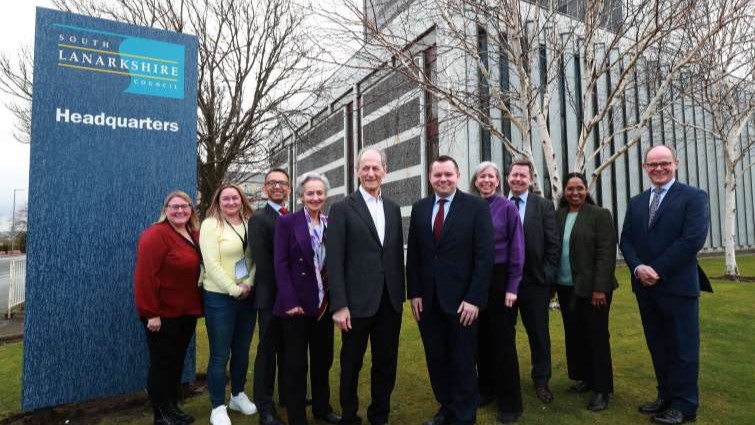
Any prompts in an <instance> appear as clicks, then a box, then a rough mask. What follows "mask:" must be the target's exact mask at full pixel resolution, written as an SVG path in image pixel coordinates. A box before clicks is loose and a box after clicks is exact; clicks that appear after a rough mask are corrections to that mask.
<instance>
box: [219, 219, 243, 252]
mask: <svg viewBox="0 0 755 425" xmlns="http://www.w3.org/2000/svg"><path fill="white" fill-rule="evenodd" d="M224 220H225V222H226V223H228V225H229V226H231V230H233V233H235V234H236V236H238V237H239V239H241V249H242V250H245V249H246V225H244V222H243V221H242V222H241V225H242V226H244V237H243V238H242V237H241V235H240V234H239V232H237V231H236V229H235V228H234V227H233V224H231V222H229V221H228V220H227V219H224Z"/></svg>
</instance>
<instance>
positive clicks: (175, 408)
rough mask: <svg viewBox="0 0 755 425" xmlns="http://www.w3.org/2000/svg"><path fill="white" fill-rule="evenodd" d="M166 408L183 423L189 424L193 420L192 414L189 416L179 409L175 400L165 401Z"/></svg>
mask: <svg viewBox="0 0 755 425" xmlns="http://www.w3.org/2000/svg"><path fill="white" fill-rule="evenodd" d="M166 409H167V410H168V411H169V412H170V415H171V416H173V417H174V418H176V419H178V420H179V421H180V422H182V423H184V424H190V423H193V422H194V416H191V415H190V414H188V413H186V412H184V411H183V410H181V408H180V407H178V404H177V403H176V402H170V403H167V404H166Z"/></svg>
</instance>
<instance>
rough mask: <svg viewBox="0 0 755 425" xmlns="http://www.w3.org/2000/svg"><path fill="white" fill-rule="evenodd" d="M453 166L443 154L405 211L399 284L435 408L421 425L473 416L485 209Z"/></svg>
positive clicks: (487, 243) (485, 277)
mask: <svg viewBox="0 0 755 425" xmlns="http://www.w3.org/2000/svg"><path fill="white" fill-rule="evenodd" d="M458 179H459V167H458V165H457V164H456V161H455V160H454V159H453V158H451V157H449V156H445V155H442V156H440V157H438V159H436V160H435V161H433V163H432V165H431V168H430V184H431V186H432V187H433V190H434V192H435V193H434V194H433V195H431V196H429V197H427V198H425V199H422V200H420V201H418V202H417V203H415V204H414V205H413V206H412V215H411V221H410V225H409V240H408V247H407V261H406V277H407V287H408V291H407V293H408V296H409V298H410V299H411V303H412V314H413V316H414V319H415V320H416V321H417V322H418V323H419V330H420V334H421V335H422V343H423V344H424V347H425V359H426V361H427V369H428V371H429V374H430V384H431V385H432V388H433V393H434V394H435V399H436V400H437V401H438V402H439V403H440V409H439V410H438V412H437V413H436V414H435V416H434V417H433V418H432V419H430V420H429V421H427V422H425V425H446V424H451V423H453V424H459V425H471V424H473V423H474V422H475V417H476V413H477V398H478V397H477V371H476V370H475V355H476V353H475V349H476V347H477V316H478V314H479V311H480V308H483V307H485V305H486V303H487V295H488V289H489V285H490V275H491V272H492V269H493V261H494V254H493V236H492V235H493V225H492V222H491V219H490V207H489V206H488V203H487V202H486V201H485V200H483V199H481V198H478V197H476V196H472V195H468V194H466V193H464V192H462V191H460V190H457V188H456V185H457V182H458Z"/></svg>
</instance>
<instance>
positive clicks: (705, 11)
mask: <svg viewBox="0 0 755 425" xmlns="http://www.w3.org/2000/svg"><path fill="white" fill-rule="evenodd" d="M733 13H737V14H738V15H739V16H741V17H742V19H738V20H733V21H729V22H728V23H726V24H725V25H721V24H720V22H721V21H722V20H725V19H726V18H725V17H726V16H727V15H731V14H733ZM692 18H694V21H693V22H690V23H688V24H687V25H686V32H687V34H686V37H687V39H689V40H692V41H690V42H689V43H692V42H695V40H698V39H700V38H701V33H707V32H710V29H711V28H715V27H720V28H721V30H720V31H717V32H715V33H714V34H713V35H712V36H710V37H707V39H706V41H705V43H704V44H703V45H702V48H701V53H700V59H699V60H698V61H695V62H694V63H691V64H690V66H689V68H688V69H687V70H686V72H687V73H686V74H685V75H684V78H680V79H679V80H678V81H677V82H678V83H679V84H678V87H677V88H676V90H677V91H678V92H679V93H681V94H682V95H683V96H686V98H687V99H690V100H691V101H692V102H693V103H694V104H696V105H699V107H701V108H702V110H703V112H704V116H705V119H704V120H702V122H695V121H689V120H685V121H683V122H681V123H680V124H682V125H684V126H687V127H688V128H689V129H690V130H694V131H695V132H702V133H704V134H706V135H707V136H708V137H707V140H710V141H711V142H710V143H715V144H717V145H719V147H720V149H721V151H722V152H723V163H724V180H725V182H724V217H723V224H724V226H723V230H724V234H723V242H724V250H725V265H724V275H725V276H726V277H729V278H736V277H738V276H739V268H738V267H737V259H736V247H737V229H736V220H737V215H736V213H737V189H738V186H737V180H738V179H739V178H741V177H742V175H743V174H744V173H745V172H746V171H748V169H749V168H750V167H751V166H752V165H746V164H745V162H748V163H749V164H753V163H752V162H749V161H747V159H748V157H749V156H750V155H753V153H755V152H753V147H755V4H754V3H752V2H749V3H741V2H738V1H736V0H720V1H716V2H705V3H703V4H701V5H700V9H699V10H698V13H697V14H696V15H695V16H693V17H692Z"/></svg>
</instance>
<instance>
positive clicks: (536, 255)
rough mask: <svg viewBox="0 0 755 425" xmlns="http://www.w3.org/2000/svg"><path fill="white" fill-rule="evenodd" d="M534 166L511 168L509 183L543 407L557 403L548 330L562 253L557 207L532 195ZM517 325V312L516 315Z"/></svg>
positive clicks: (521, 304) (523, 306)
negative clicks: (521, 239)
mask: <svg viewBox="0 0 755 425" xmlns="http://www.w3.org/2000/svg"><path fill="white" fill-rule="evenodd" d="M533 171H534V169H533V166H532V163H531V162H530V161H528V160H526V159H522V160H516V161H514V162H513V163H512V164H511V168H510V169H509V175H508V183H509V187H510V188H511V191H510V193H509V199H510V200H511V201H512V202H514V205H516V207H517V208H518V209H519V218H520V219H521V220H522V225H523V227H524V276H523V278H522V283H521V284H520V286H519V298H518V299H517V301H516V307H517V308H516V310H518V312H520V313H521V315H522V322H523V323H524V328H525V329H526V330H527V337H528V339H529V342H530V355H531V358H532V380H533V381H534V383H535V391H536V393H537V397H538V398H539V399H540V401H542V402H543V403H546V404H548V403H551V402H552V401H553V392H552V391H551V389H550V387H549V386H548V382H549V381H550V378H551V340H550V333H549V330H548V304H549V302H550V298H551V295H550V294H551V292H550V285H551V284H553V282H554V279H555V276H556V272H557V270H558V262H559V257H560V251H561V243H560V242H559V234H558V229H557V228H556V213H555V209H554V207H553V204H552V203H551V202H550V201H548V200H546V199H545V198H543V197H541V196H538V195H535V194H534V193H530V191H529V188H530V185H532V176H533V175H534V172H533ZM514 315H515V316H514V321H516V312H515V313H514Z"/></svg>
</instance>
